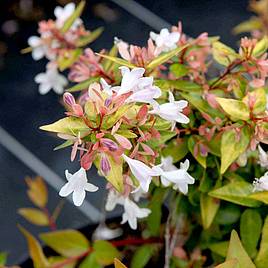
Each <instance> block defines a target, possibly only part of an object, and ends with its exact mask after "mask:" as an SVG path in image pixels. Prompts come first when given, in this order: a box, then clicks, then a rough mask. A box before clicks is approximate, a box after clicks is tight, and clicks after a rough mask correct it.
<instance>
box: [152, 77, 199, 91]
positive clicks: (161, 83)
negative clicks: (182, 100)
mask: <svg viewBox="0 0 268 268" xmlns="http://www.w3.org/2000/svg"><path fill="white" fill-rule="evenodd" d="M154 84H155V85H156V86H158V87H160V88H161V89H162V90H172V89H176V90H180V91H184V92H193V91H197V92H200V94H201V92H202V91H201V87H200V85H198V84H196V83H194V82H191V81H187V80H167V79H156V80H154Z"/></svg>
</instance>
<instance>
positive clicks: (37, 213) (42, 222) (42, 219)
mask: <svg viewBox="0 0 268 268" xmlns="http://www.w3.org/2000/svg"><path fill="white" fill-rule="evenodd" d="M18 213H19V214H20V215H21V216H22V217H24V218H25V219H26V220H27V221H29V222H30V223H33V224H35V225H39V226H48V225H49V220H48V217H47V216H46V214H45V213H44V212H43V211H42V210H40V209H37V208H20V209H19V210H18Z"/></svg>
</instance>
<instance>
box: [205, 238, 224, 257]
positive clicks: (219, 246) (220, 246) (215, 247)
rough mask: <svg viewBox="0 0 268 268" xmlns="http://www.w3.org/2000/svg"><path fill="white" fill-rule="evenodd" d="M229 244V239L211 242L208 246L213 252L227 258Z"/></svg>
mask: <svg viewBox="0 0 268 268" xmlns="http://www.w3.org/2000/svg"><path fill="white" fill-rule="evenodd" d="M228 245H229V241H222V242H217V243H211V244H209V245H208V248H209V249H210V250H211V251H212V252H214V253H216V254H218V255H219V256H222V257H224V258H225V257H226V255H227V251H228Z"/></svg>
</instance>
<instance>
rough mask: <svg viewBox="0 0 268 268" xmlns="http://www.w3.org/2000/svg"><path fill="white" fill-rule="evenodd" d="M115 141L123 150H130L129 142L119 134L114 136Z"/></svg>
mask: <svg viewBox="0 0 268 268" xmlns="http://www.w3.org/2000/svg"><path fill="white" fill-rule="evenodd" d="M114 137H115V139H116V141H117V142H118V143H119V144H120V145H121V146H122V147H123V148H124V149H128V150H130V149H131V147H132V144H131V142H130V141H129V140H128V139H127V138H126V137H124V136H122V135H119V134H114Z"/></svg>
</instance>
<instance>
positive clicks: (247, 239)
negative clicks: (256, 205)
mask: <svg viewBox="0 0 268 268" xmlns="http://www.w3.org/2000/svg"><path fill="white" fill-rule="evenodd" d="M261 229H262V218H261V216H260V214H259V213H258V211H256V210H253V209H246V210H245V211H244V212H243V214H242V216H241V219H240V237H241V241H242V244H243V246H244V248H245V250H246V251H247V253H248V254H249V256H250V257H251V258H253V257H254V256H255V255H256V253H257V245H258V241H259V239H260V235H261Z"/></svg>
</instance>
